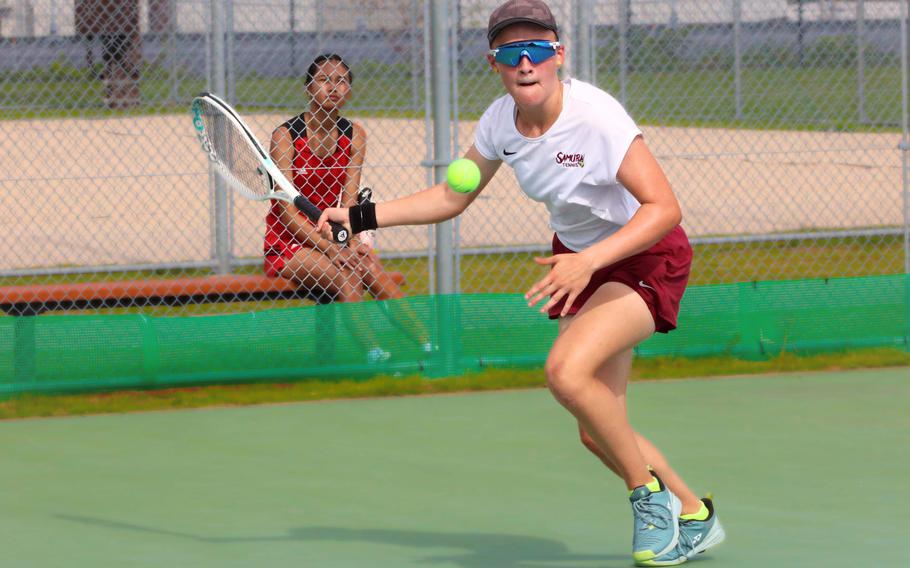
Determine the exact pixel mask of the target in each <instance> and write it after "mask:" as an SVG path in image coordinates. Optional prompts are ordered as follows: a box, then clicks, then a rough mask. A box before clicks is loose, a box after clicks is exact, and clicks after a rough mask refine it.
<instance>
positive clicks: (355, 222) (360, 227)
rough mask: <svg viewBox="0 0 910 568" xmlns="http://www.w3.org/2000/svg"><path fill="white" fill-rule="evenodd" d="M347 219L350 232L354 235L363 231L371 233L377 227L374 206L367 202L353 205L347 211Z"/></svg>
mask: <svg viewBox="0 0 910 568" xmlns="http://www.w3.org/2000/svg"><path fill="white" fill-rule="evenodd" d="M348 219H349V220H350V222H351V232H352V233H354V234H355V235H356V234H357V233H362V232H363V231H372V230H373V229H376V228H378V227H379V225H377V224H376V204H375V203H371V202H367V203H364V204H363V205H355V206H353V207H351V208H350V209H349V210H348Z"/></svg>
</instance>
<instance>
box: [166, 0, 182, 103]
mask: <svg viewBox="0 0 910 568" xmlns="http://www.w3.org/2000/svg"><path fill="white" fill-rule="evenodd" d="M167 10H168V24H167V48H166V49H167V61H168V74H169V76H170V83H171V104H174V105H176V104H177V101H178V97H179V96H180V90H179V85H178V79H177V0H170V1H169V2H168V3H167Z"/></svg>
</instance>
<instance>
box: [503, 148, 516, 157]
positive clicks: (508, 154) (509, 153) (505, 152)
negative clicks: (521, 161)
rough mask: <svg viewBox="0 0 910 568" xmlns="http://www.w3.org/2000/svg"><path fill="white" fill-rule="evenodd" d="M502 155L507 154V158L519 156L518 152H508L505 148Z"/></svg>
mask: <svg viewBox="0 0 910 568" xmlns="http://www.w3.org/2000/svg"><path fill="white" fill-rule="evenodd" d="M502 153H503V154H505V155H506V156H514V155H515V154H517V153H518V152H509V151H508V150H506V149H505V148H503V149H502Z"/></svg>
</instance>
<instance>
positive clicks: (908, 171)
mask: <svg viewBox="0 0 910 568" xmlns="http://www.w3.org/2000/svg"><path fill="white" fill-rule="evenodd" d="M900 4H901V13H900V18H901V131H902V132H901V141H900V150H901V177H902V182H903V199H902V203H903V207H904V210H903V223H904V314H905V315H904V317H905V321H904V326H905V334H906V335H905V338H906V339H905V344H904V348H905V349H907V350H908V351H910V70H908V67H910V52H908V50H910V38H908V36H907V35H908V33H910V23H908V21H907V20H908V18H910V14H908V9H907V0H901V3H900Z"/></svg>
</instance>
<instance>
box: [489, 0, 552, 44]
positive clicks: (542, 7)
mask: <svg viewBox="0 0 910 568" xmlns="http://www.w3.org/2000/svg"><path fill="white" fill-rule="evenodd" d="M519 22H526V23H529V24H536V25H538V26H540V27H542V28H545V29H548V30H552V31H553V33H555V34H557V36H556V37H559V28H558V27H557V26H556V18H554V17H553V12H551V11H550V7H549V6H547V3H546V2H543V0H509V1H508V2H506V3H504V4H502V5H501V6H499V8H496V9H495V10H493V13H492V14H490V23H489V24H488V25H487V39H488V40H489V41H490V43H491V44H492V43H493V39H494V38H495V37H496V34H498V33H499V32H501V31H502V30H503V28H505V27H506V26H511V25H512V24H517V23H519Z"/></svg>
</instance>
